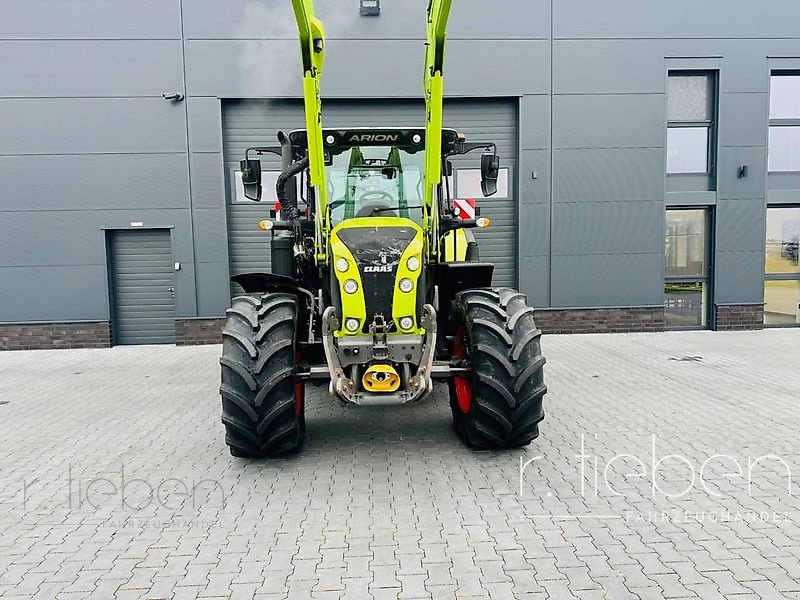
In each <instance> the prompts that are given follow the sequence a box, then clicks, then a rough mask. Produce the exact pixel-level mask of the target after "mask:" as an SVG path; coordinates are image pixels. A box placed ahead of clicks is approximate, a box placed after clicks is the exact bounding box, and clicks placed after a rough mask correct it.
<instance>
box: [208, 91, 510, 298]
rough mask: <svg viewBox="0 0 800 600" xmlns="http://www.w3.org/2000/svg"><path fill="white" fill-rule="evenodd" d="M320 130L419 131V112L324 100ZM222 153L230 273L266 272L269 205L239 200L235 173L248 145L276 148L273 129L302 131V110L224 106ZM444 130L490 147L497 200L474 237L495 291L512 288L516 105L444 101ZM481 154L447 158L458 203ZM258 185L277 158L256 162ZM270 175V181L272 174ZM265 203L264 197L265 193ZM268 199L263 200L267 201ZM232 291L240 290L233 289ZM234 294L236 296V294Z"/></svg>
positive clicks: (269, 103) (397, 104)
mask: <svg viewBox="0 0 800 600" xmlns="http://www.w3.org/2000/svg"><path fill="white" fill-rule="evenodd" d="M323 113H324V114H323V118H324V124H325V126H326V127H357V126H384V127H389V126H397V127H401V126H418V127H422V126H424V124H425V107H424V104H423V103H422V101H414V100H391V101H386V100H368V101H367V100H326V101H325V102H324V106H323ZM222 117H223V146H224V155H225V166H226V179H227V182H228V186H227V187H228V245H229V247H228V250H229V259H230V271H231V274H236V273H246V272H248V271H263V270H264V269H265V268H266V269H268V268H269V237H270V236H269V235H265V234H264V232H263V231H259V229H258V222H259V220H261V219H264V218H266V217H267V211H269V210H270V209H271V208H272V203H271V202H261V203H255V202H250V201H247V200H245V199H243V198H241V197H239V198H238V199H237V193H236V185H235V178H234V173H235V172H236V171H237V170H238V168H239V161H240V160H241V159H242V158H243V157H244V150H245V148H247V147H249V146H274V145H276V144H277V141H276V140H275V134H276V133H277V131H278V130H279V129H282V130H283V131H286V132H289V131H291V130H292V129H300V128H303V127H305V121H304V117H303V105H302V103H301V102H299V101H290V100H227V101H226V102H225V103H224V104H223V113H222ZM444 124H445V126H446V127H452V128H453V129H457V130H458V131H461V132H463V133H465V134H466V136H467V139H469V140H472V141H494V142H495V143H496V144H497V150H498V153H499V154H500V157H501V161H502V166H503V168H504V172H503V173H502V174H501V179H502V180H503V181H502V182H501V184H500V186H499V187H500V193H498V194H497V196H494V197H492V198H491V199H487V200H481V199H480V198H479V197H478V198H477V200H478V205H479V206H481V208H482V211H481V214H482V215H483V216H486V217H489V218H490V219H491V220H492V226H491V227H490V228H489V229H487V230H485V231H478V230H473V231H475V236H476V238H477V240H478V244H479V247H480V254H481V258H482V259H483V260H486V261H490V262H493V263H494V264H495V275H494V284H495V285H508V286H512V287H514V286H515V285H516V281H517V260H516V259H517V206H518V195H517V185H516V173H517V159H518V147H519V143H518V140H519V126H518V118H517V104H516V101H515V100H511V99H506V98H499V99H489V98H482V99H472V98H453V99H449V100H446V101H445V109H444ZM480 155H481V153H480V151H476V152H474V153H472V154H469V155H467V156H464V157H458V158H455V159H453V169H454V172H455V173H454V175H455V176H454V183H455V188H456V193H457V195H458V196H459V197H464V198H475V197H476V189H475V188H476V187H477V188H478V191H477V193H478V194H479V193H480V191H479V188H480V186H479V185H478V186H476V185H475V182H477V181H478V179H477V178H476V174H477V169H478V168H479V167H480ZM261 164H262V170H263V171H265V178H264V181H272V179H270V178H269V177H267V175H266V174H267V173H268V172H270V171H280V159H279V158H278V157H274V156H272V155H269V154H267V155H264V156H262V157H261ZM273 176H274V174H273ZM264 193H265V196H267V193H268V190H265V192H264ZM267 197H268V196H267ZM237 287H238V286H237ZM234 293H236V290H234Z"/></svg>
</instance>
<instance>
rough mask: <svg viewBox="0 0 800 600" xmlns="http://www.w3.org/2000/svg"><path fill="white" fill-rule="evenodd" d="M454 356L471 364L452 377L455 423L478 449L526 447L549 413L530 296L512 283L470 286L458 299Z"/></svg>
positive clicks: (465, 439) (461, 432) (538, 332)
mask: <svg viewBox="0 0 800 600" xmlns="http://www.w3.org/2000/svg"><path fill="white" fill-rule="evenodd" d="M451 314H452V325H451V330H452V333H453V334H454V335H455V342H454V349H453V350H454V352H453V354H454V356H456V357H463V358H466V359H467V360H468V361H469V363H470V364H471V367H472V369H471V373H470V375H469V376H467V377H454V378H451V379H450V381H449V382H448V385H449V388H450V407H451V409H452V411H453V423H454V425H455V429H456V431H457V432H458V435H459V437H461V439H462V440H463V441H464V443H466V444H467V445H468V446H471V447H473V448H485V449H489V448H520V447H522V446H526V445H528V444H529V443H531V441H533V440H534V439H535V438H536V437H538V435H539V422H540V421H541V420H542V419H543V418H544V411H543V410H542V398H543V396H544V394H545V393H546V392H547V387H546V386H545V384H544V374H543V367H544V363H545V358H544V356H542V349H541V340H540V338H541V335H542V332H541V331H539V330H538V329H537V328H536V324H535V322H534V319H533V309H532V308H530V307H528V306H527V303H526V299H525V296H524V295H523V294H521V293H519V292H518V291H516V290H513V289H510V288H492V289H490V288H486V289H474V290H467V291H464V292H461V293H459V294H458V295H456V297H455V299H454V300H453V309H452V313H451Z"/></svg>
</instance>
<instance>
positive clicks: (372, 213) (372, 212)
mask: <svg viewBox="0 0 800 600" xmlns="http://www.w3.org/2000/svg"><path fill="white" fill-rule="evenodd" d="M414 208H422V206H384V207H380V208H373V209H372V210H371V211H369V216H370V217H373V216H375V213H379V212H384V211H386V210H410V209H414Z"/></svg>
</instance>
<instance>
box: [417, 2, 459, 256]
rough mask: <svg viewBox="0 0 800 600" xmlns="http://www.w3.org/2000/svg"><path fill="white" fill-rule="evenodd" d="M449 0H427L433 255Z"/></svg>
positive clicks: (427, 195) (428, 197) (428, 196)
mask: <svg viewBox="0 0 800 600" xmlns="http://www.w3.org/2000/svg"><path fill="white" fill-rule="evenodd" d="M451 2H452V0H429V1H428V22H427V43H426V48H425V71H424V75H423V87H424V91H425V189H424V203H425V207H426V210H425V220H426V222H425V226H426V229H427V230H428V231H431V232H432V233H431V237H430V247H429V252H430V253H431V254H432V255H433V256H436V255H438V252H439V248H438V247H439V244H438V239H437V236H438V234H437V233H436V231H437V230H438V216H439V215H438V210H437V199H436V186H438V185H439V183H440V182H441V180H442V101H443V98H444V80H443V68H444V44H445V37H446V34H447V19H448V17H449V16H450V4H451Z"/></svg>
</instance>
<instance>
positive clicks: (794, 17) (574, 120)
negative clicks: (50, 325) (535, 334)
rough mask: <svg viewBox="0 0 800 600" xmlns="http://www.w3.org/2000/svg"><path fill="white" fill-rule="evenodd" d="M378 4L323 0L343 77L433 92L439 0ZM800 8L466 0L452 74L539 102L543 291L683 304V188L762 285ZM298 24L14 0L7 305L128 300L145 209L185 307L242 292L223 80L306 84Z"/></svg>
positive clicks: (749, 294) (525, 283)
mask: <svg viewBox="0 0 800 600" xmlns="http://www.w3.org/2000/svg"><path fill="white" fill-rule="evenodd" d="M357 4H358V3H357V2H356V1H355V0H348V1H347V2H343V1H341V0H317V9H318V12H319V13H321V16H322V17H323V19H325V20H326V25H327V28H328V32H329V44H328V55H327V61H328V62H327V68H326V73H325V75H324V85H323V92H324V95H325V96H326V97H331V98H373V97H380V98H386V97H403V98H413V97H419V96H420V94H421V92H420V81H421V64H422V53H423V36H424V12H425V6H426V4H427V2H426V0H402V1H401V0H384V2H383V11H382V15H381V16H380V17H378V18H362V17H359V16H358V5H357ZM798 22H800V4H798V2H797V1H796V0H773V1H772V2H769V3H758V2H746V1H744V0H737V1H735V2H734V1H731V0H705V1H704V2H692V1H689V0H677V1H673V2H662V1H657V0H608V1H607V2H597V1H596V0H557V1H556V0H497V1H496V2H492V3H486V2H481V1H478V0H458V1H457V2H454V6H453V12H452V18H451V26H450V29H449V34H450V35H449V44H448V54H447V61H446V93H447V94H448V95H449V96H454V97H472V98H481V97H509V98H516V99H517V100H516V101H518V102H519V120H520V142H519V146H520V147H519V153H518V154H519V162H520V164H519V178H518V179H519V197H520V206H519V220H520V225H519V227H520V231H521V232H523V234H521V235H520V243H519V247H518V257H517V263H518V265H519V281H520V287H521V289H522V291H524V292H526V293H528V295H529V297H530V300H531V302H532V303H533V304H535V305H536V306H538V307H554V308H555V307H596V306H597V307H599V306H656V305H661V303H662V301H663V249H664V236H663V231H664V207H665V203H672V202H674V203H676V204H685V203H687V202H703V203H709V204H712V205H714V206H715V213H716V232H715V233H716V246H715V247H716V252H715V279H714V281H715V301H716V302H717V303H719V304H726V303H731V304H735V303H743V304H745V303H758V302H761V301H762V300H763V287H762V278H763V246H764V211H765V204H766V200H767V198H768V195H769V196H770V197H773V198H775V199H781V200H783V201H789V200H794V201H796V199H797V198H800V191H797V190H800V182H798V181H796V180H794V179H793V178H785V177H784V178H781V179H780V180H779V181H768V177H767V174H766V140H767V110H768V87H769V71H770V68H794V69H797V68H800V29H798V27H797V23H798ZM293 36H294V32H293V23H292V21H291V13H290V11H289V7H288V0H261V1H256V0H182V1H181V0H139V1H138V2H129V1H127V0H71V1H70V2H57V1H55V0H24V1H23V0H9V1H7V2H3V3H2V4H1V5H0V82H2V87H1V88H0V322H30V321H43V322H48V321H80V320H101V319H108V316H109V301H108V292H107V286H108V282H107V281H108V280H107V265H106V249H105V245H104V244H105V242H104V240H105V236H104V229H103V228H127V227H129V225H130V223H131V222H133V221H141V222H143V223H144V224H145V225H147V226H164V227H166V226H171V227H173V230H172V231H173V233H172V240H173V241H172V243H173V251H174V258H175V260H176V261H180V262H181V264H182V269H181V270H180V271H179V272H177V273H176V292H177V300H176V302H177V307H176V310H177V315H178V316H179V317H211V316H219V315H222V314H223V312H224V309H225V308H226V307H227V305H228V299H229V296H228V294H229V286H228V282H227V277H228V255H227V253H228V244H227V239H226V212H225V194H226V190H225V183H224V182H225V176H224V172H225V167H224V162H223V156H222V123H221V99H225V98H257V97H295V96H298V95H299V75H298V60H297V48H296V46H297V43H296V41H295V39H294V37H293ZM669 68H713V69H719V86H720V96H719V114H720V118H719V134H718V137H719V161H718V180H717V192H716V193H715V194H712V195H711V196H709V195H699V196H698V195H695V196H693V195H691V194H682V195H678V196H673V195H671V194H667V192H666V185H665V175H664V172H665V152H664V145H665V95H664V91H665V84H666V73H667V70H668V69H669ZM170 91H177V92H180V93H184V94H185V95H186V100H185V101H184V102H182V103H173V102H169V101H165V100H164V99H162V98H161V93H162V92H170ZM421 120H422V119H420V121H421ZM743 164H747V165H748V166H749V177H747V178H745V179H739V178H738V177H737V169H738V167H739V166H740V165H743ZM533 171H536V172H537V174H538V178H537V179H535V180H534V179H533V178H532V177H531V176H530V174H531V173H532V172H533ZM772 188H775V189H774V191H769V192H768V190H772ZM484 206H485V209H484V210H485V213H484V214H490V213H491V201H490V200H489V201H487V202H486V203H485V204H484Z"/></svg>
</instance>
